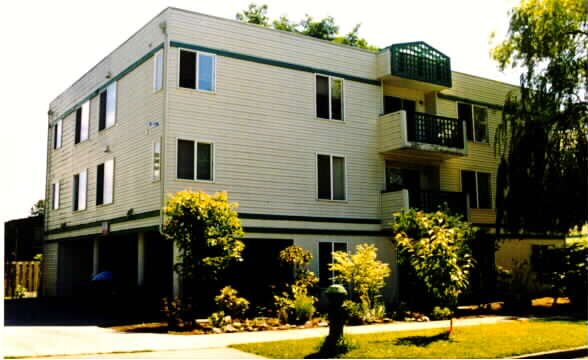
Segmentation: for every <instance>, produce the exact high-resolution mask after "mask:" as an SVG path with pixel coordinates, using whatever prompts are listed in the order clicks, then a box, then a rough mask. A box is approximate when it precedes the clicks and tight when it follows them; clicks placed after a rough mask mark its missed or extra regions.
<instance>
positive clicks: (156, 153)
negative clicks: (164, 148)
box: [151, 141, 161, 181]
mask: <svg viewBox="0 0 588 360" xmlns="http://www.w3.org/2000/svg"><path fill="white" fill-rule="evenodd" d="M151 179H152V180H153V181H159V179H161V142H159V141H157V142H154V143H153V174H152V178H151Z"/></svg>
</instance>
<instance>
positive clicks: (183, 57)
mask: <svg viewBox="0 0 588 360" xmlns="http://www.w3.org/2000/svg"><path fill="white" fill-rule="evenodd" d="M180 87H183V88H188V89H196V53H194V52H191V51H183V50H181V51H180Z"/></svg>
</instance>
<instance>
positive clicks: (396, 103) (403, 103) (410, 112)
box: [384, 96, 416, 119]
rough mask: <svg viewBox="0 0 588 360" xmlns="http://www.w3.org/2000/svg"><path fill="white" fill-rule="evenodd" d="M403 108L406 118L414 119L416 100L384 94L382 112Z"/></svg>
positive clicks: (391, 111) (387, 112) (386, 112)
mask: <svg viewBox="0 0 588 360" xmlns="http://www.w3.org/2000/svg"><path fill="white" fill-rule="evenodd" d="M400 110H405V111H406V117H407V118H408V119H414V113H415V112H416V101H414V100H407V99H401V98H398V97H395V96H384V114H389V113H393V112H396V111H400Z"/></svg>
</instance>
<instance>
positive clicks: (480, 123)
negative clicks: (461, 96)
mask: <svg viewBox="0 0 588 360" xmlns="http://www.w3.org/2000/svg"><path fill="white" fill-rule="evenodd" d="M474 120H475V124H476V141H478V142H485V143H487V142H488V111H487V110H486V108H481V107H477V106H474Z"/></svg>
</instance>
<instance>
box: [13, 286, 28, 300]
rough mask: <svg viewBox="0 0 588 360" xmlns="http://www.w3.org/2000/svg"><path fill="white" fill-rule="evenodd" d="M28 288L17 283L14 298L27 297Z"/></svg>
mask: <svg viewBox="0 0 588 360" xmlns="http://www.w3.org/2000/svg"><path fill="white" fill-rule="evenodd" d="M26 291H27V289H26V288H25V287H24V286H22V285H21V284H18V285H16V290H15V291H14V298H15V299H22V298H24V297H25V292H26Z"/></svg>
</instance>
